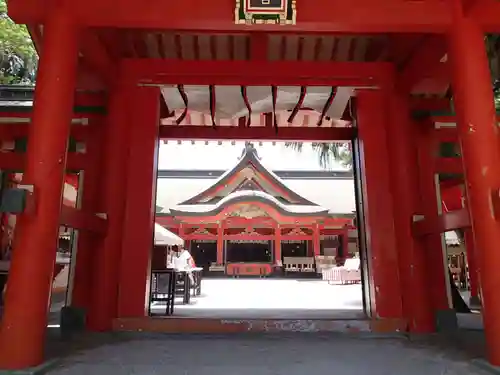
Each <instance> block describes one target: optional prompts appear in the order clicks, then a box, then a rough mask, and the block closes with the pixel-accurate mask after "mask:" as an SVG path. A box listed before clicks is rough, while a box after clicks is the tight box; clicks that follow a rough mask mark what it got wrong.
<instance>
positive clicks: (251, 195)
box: [170, 190, 328, 216]
mask: <svg viewBox="0 0 500 375" xmlns="http://www.w3.org/2000/svg"><path fill="white" fill-rule="evenodd" d="M253 202H260V203H264V204H267V205H270V206H272V207H273V208H275V209H277V210H278V211H279V212H280V213H283V214H285V215H289V216H304V215H308V216H317V215H319V216H323V215H328V209H326V208H323V207H321V206H318V205H315V204H311V205H291V204H284V203H282V202H280V201H279V200H278V199H276V198H275V197H273V196H272V195H270V194H267V193H266V192H263V191H255V190H241V191H235V192H233V193H231V194H229V195H228V196H227V197H225V198H223V199H221V200H220V201H219V202H217V203H215V204H196V205H189V204H181V205H178V206H176V207H173V208H171V209H170V214H172V215H174V216H186V215H192V214H195V215H207V216H208V215H215V214H218V213H220V212H221V211H222V210H223V209H224V208H225V207H227V206H229V205H233V204H237V203H253Z"/></svg>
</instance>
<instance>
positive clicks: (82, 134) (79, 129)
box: [0, 112, 91, 142]
mask: <svg viewBox="0 0 500 375" xmlns="http://www.w3.org/2000/svg"><path fill="white" fill-rule="evenodd" d="M2 117H10V116H4V115H3V114H2V113H1V112H0V118H2ZM30 125H31V124H29V123H24V124H19V123H17V124H16V123H2V124H1V125H0V140H2V141H13V140H14V139H16V138H22V137H27V136H28V133H29V127H30ZM90 131H91V129H90V127H89V126H88V125H80V124H75V125H72V126H71V138H73V139H74V140H75V141H77V142H85V141H86V140H87V138H88V134H89V132H90Z"/></svg>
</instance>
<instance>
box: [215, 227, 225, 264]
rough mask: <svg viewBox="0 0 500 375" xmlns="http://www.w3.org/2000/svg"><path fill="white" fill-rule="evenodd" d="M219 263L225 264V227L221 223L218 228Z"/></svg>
mask: <svg viewBox="0 0 500 375" xmlns="http://www.w3.org/2000/svg"><path fill="white" fill-rule="evenodd" d="M217 264H218V265H222V264H224V228H223V226H222V224H219V227H218V228H217Z"/></svg>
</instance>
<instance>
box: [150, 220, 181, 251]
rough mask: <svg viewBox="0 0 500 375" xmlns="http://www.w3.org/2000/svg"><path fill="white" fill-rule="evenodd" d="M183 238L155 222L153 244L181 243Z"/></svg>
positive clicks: (169, 244)
mask: <svg viewBox="0 0 500 375" xmlns="http://www.w3.org/2000/svg"><path fill="white" fill-rule="evenodd" d="M183 244H184V240H183V239H182V238H180V237H179V236H178V235H176V234H175V233H172V232H171V231H169V230H168V229H165V228H163V227H162V226H161V225H160V224H157V223H155V245H168V246H172V245H183Z"/></svg>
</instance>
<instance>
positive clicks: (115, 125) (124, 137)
mask: <svg viewBox="0 0 500 375" xmlns="http://www.w3.org/2000/svg"><path fill="white" fill-rule="evenodd" d="M124 78H125V77H124V76H123V74H120V79H118V81H117V82H116V84H115V86H114V87H112V90H111V92H110V99H109V103H108V114H107V118H106V126H105V130H104V132H105V136H104V138H105V146H104V151H103V155H102V157H103V173H102V174H101V204H100V210H99V211H100V212H103V213H105V214H106V215H107V221H108V227H107V232H106V236H105V237H104V238H102V239H100V241H99V244H98V246H97V247H96V248H95V253H97V254H99V256H98V257H93V277H92V295H91V304H90V307H89V313H88V316H87V327H88V329H89V330H91V331H108V330H111V328H112V321H113V319H114V318H115V317H116V315H117V300H118V284H119V269H120V268H119V265H120V257H121V246H122V235H123V219H124V214H125V204H126V183H127V161H128V156H129V148H130V144H129V139H130V137H129V133H128V129H129V126H130V121H129V120H130V119H129V115H128V112H127V108H128V107H129V105H130V99H129V96H130V94H131V88H130V87H128V86H127V85H125V84H124Z"/></svg>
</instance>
